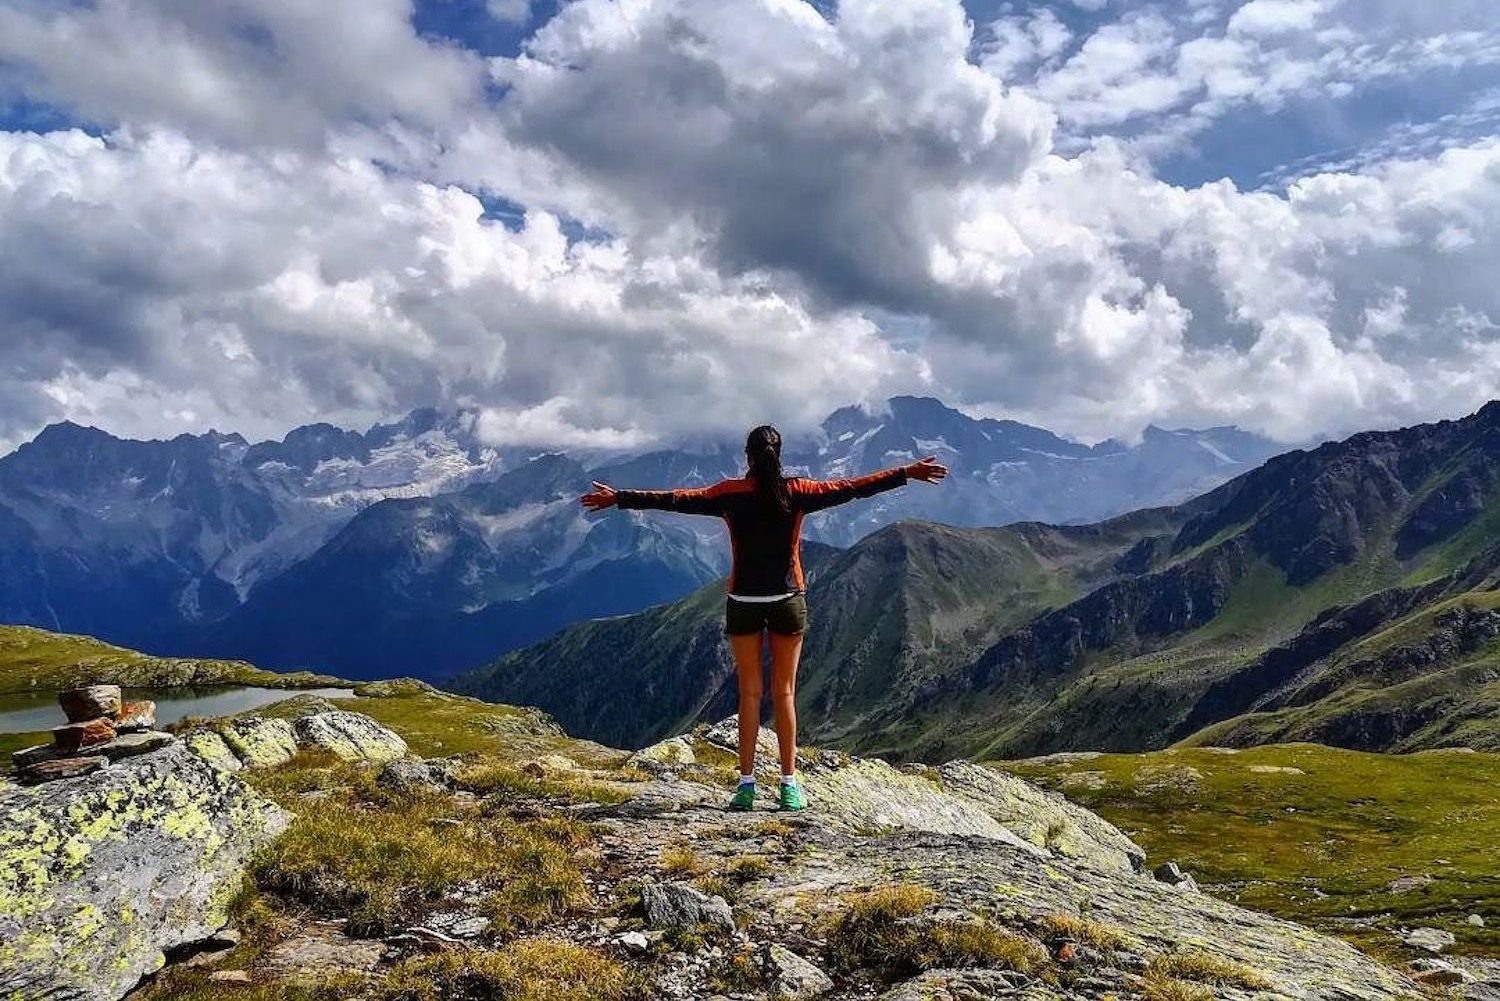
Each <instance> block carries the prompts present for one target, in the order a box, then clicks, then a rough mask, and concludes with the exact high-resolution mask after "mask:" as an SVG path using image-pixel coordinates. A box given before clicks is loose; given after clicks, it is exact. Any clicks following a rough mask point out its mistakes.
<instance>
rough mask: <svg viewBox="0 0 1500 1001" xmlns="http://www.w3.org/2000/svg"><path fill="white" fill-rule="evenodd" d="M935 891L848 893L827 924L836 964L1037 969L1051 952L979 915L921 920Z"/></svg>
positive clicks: (894, 971) (905, 970) (902, 969)
mask: <svg viewBox="0 0 1500 1001" xmlns="http://www.w3.org/2000/svg"><path fill="white" fill-rule="evenodd" d="M937 899H938V897H937V894H935V893H934V892H933V891H931V890H929V889H927V888H926V887H921V886H913V885H910V884H899V885H895V886H888V887H881V888H880V889H876V890H870V891H868V892H864V893H857V894H853V895H851V896H850V898H849V899H848V901H847V904H846V906H845V908H844V909H843V910H842V911H841V912H840V913H839V914H838V915H836V916H835V917H834V918H833V919H832V920H831V921H830V922H829V924H828V928H827V937H828V954H829V959H830V961H831V962H832V964H833V965H834V966H835V967H837V968H839V969H842V970H856V969H860V968H871V969H876V970H879V971H881V972H882V973H884V974H886V975H887V976H892V977H899V976H907V975H910V974H911V973H915V972H919V971H921V970H930V969H936V968H938V967H970V966H981V967H990V968H994V969H1003V970H1015V971H1017V972H1020V973H1026V974H1029V975H1038V974H1041V973H1043V972H1045V971H1046V970H1048V968H1049V967H1050V962H1051V957H1050V956H1049V955H1048V953H1047V950H1046V948H1045V947H1043V946H1042V945H1041V943H1039V942H1036V941H1033V940H1032V939H1029V938H1026V937H1024V936H1022V935H1017V934H1016V933H1014V932H1011V931H1007V930H1006V929H1004V928H1001V927H999V926H998V925H996V924H995V923H994V922H992V921H989V920H987V919H984V918H977V919H975V918H967V917H965V918H960V919H942V918H934V919H932V920H927V921H924V920H922V915H923V912H925V911H926V910H927V908H928V907H930V906H931V905H932V904H934V903H935V902H936V901H937Z"/></svg>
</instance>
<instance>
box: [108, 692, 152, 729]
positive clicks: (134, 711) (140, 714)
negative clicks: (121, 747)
mask: <svg viewBox="0 0 1500 1001" xmlns="http://www.w3.org/2000/svg"><path fill="white" fill-rule="evenodd" d="M154 726H156V703H155V702H152V701H151V700H150V699H141V700H138V701H135V702H122V703H121V704H120V715H119V716H117V717H116V718H115V729H116V730H118V731H120V732H121V733H139V732H141V731H143V730H150V729H151V728H152V727H154Z"/></svg>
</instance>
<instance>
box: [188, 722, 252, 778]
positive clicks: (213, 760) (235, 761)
mask: <svg viewBox="0 0 1500 1001" xmlns="http://www.w3.org/2000/svg"><path fill="white" fill-rule="evenodd" d="M182 742H183V743H184V744H186V745H187V747H188V750H190V751H192V752H193V753H194V754H196V755H198V757H200V758H202V759H203V760H204V761H206V762H208V763H209V764H210V765H212V766H213V767H215V768H217V769H218V770H219V771H221V772H230V773H233V772H238V771H241V770H243V769H244V767H245V763H244V762H243V761H241V760H240V759H239V758H237V757H235V755H234V752H233V751H231V750H230V749H229V745H228V744H227V743H225V742H224V738H223V737H221V736H219V735H218V734H217V733H215V732H214V731H212V730H208V729H197V730H189V731H188V732H187V733H184V734H183V735H182Z"/></svg>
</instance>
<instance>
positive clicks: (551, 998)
mask: <svg viewBox="0 0 1500 1001" xmlns="http://www.w3.org/2000/svg"><path fill="white" fill-rule="evenodd" d="M365 996H366V997H368V998H371V999H373V1001H636V999H639V998H643V997H644V989H643V986H642V984H641V983H640V981H639V980H638V978H637V977H636V976H635V975H634V974H632V973H631V972H630V970H629V969H627V968H626V967H625V966H624V965H623V964H621V963H620V962H618V961H617V960H615V959H612V958H611V957H609V956H607V955H605V954H604V953H601V952H598V951H595V950H593V949H587V948H584V947H583V946H579V945H574V944H573V943H571V942H564V941H561V940H558V939H550V938H534V939H527V940H524V941H519V942H513V943H511V944H509V945H507V946H505V947H504V948H502V949H500V950H497V951H494V952H485V951H480V950H458V951H454V952H445V953H439V954H437V955H434V956H424V957H422V958H419V959H412V960H407V961H406V962H404V963H401V964H399V965H397V966H396V967H395V968H393V969H392V970H391V972H390V974H389V975H388V976H387V977H386V980H385V983H384V984H383V985H381V987H380V988H379V989H377V990H375V991H373V992H370V993H368V994H366V995H365Z"/></svg>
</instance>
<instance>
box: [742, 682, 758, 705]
mask: <svg viewBox="0 0 1500 1001" xmlns="http://www.w3.org/2000/svg"><path fill="white" fill-rule="evenodd" d="M760 693H761V687H760V679H759V678H741V679H740V700H741V701H742V702H743V701H749V702H759V701H760Z"/></svg>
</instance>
